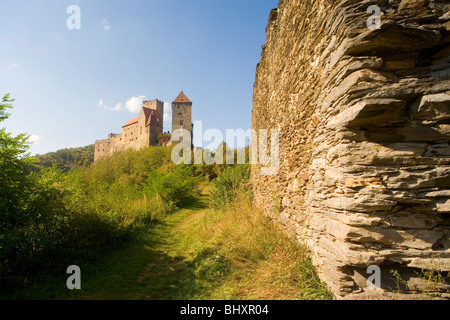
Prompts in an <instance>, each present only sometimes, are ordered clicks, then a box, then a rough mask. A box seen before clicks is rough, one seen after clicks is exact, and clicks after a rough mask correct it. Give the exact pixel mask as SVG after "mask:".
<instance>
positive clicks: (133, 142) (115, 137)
mask: <svg viewBox="0 0 450 320" xmlns="http://www.w3.org/2000/svg"><path fill="white" fill-rule="evenodd" d="M163 124H164V102H162V101H159V100H158V99H155V100H152V101H144V102H143V105H142V108H141V112H140V114H139V117H137V118H134V119H131V120H129V121H128V122H127V123H125V124H124V125H123V127H122V133H121V134H115V133H111V134H109V135H108V139H106V140H97V141H95V155H94V161H97V160H100V159H103V158H106V157H109V156H111V155H112V154H113V153H115V152H117V151H123V150H126V149H130V148H133V149H136V150H139V149H141V148H145V147H150V146H154V147H156V146H160V145H163V144H167V143H170V141H167V140H164V139H161V137H162V135H163V132H164V125H163ZM177 129H185V130H188V131H189V132H190V134H191V137H192V102H191V101H190V100H189V98H188V97H187V96H186V95H185V94H184V93H183V91H181V93H180V94H179V95H178V97H177V98H176V99H175V100H174V101H173V102H172V132H174V131H175V130H177Z"/></svg>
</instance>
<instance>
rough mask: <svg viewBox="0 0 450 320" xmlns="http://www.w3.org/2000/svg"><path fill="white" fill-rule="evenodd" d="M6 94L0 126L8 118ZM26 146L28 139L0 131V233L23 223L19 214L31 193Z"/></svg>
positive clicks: (23, 218)
mask: <svg viewBox="0 0 450 320" xmlns="http://www.w3.org/2000/svg"><path fill="white" fill-rule="evenodd" d="M12 101H14V100H12V99H10V98H9V94H7V95H5V96H4V97H3V99H2V102H1V103H0V122H4V121H5V120H7V119H8V118H9V116H10V114H9V113H7V112H6V111H7V109H11V108H12V105H11V102H12ZM29 146H30V143H29V142H28V136H27V135H26V134H20V135H18V136H15V137H14V136H12V135H11V133H7V132H6V128H2V129H0V230H1V229H3V228H8V227H10V226H11V225H14V224H17V223H25V220H26V219H27V217H25V216H23V215H21V214H20V212H21V211H23V210H24V209H26V206H27V201H26V200H27V199H28V196H29V195H30V194H31V193H32V191H33V183H32V181H31V180H32V179H30V175H29V173H30V171H31V169H32V166H33V162H34V159H33V158H31V157H29V155H28V154H25V153H26V152H27V150H28V148H29Z"/></svg>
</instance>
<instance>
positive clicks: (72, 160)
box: [36, 144, 94, 172]
mask: <svg viewBox="0 0 450 320" xmlns="http://www.w3.org/2000/svg"><path fill="white" fill-rule="evenodd" d="M36 159H37V160H38V164H39V165H40V166H42V167H44V168H50V167H52V166H53V164H54V163H57V164H58V165H59V167H60V168H61V169H62V170H63V171H64V172H67V171H69V170H72V169H79V168H82V167H88V166H89V165H91V164H92V163H93V162H94V145H93V144H91V145H89V146H86V147H81V148H72V149H63V150H58V151H56V152H50V153H46V154H42V155H37V156H36Z"/></svg>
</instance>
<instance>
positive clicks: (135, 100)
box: [125, 96, 145, 113]
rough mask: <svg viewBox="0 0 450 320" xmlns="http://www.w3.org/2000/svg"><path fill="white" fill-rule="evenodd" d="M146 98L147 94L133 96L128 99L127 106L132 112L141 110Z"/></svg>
mask: <svg viewBox="0 0 450 320" xmlns="http://www.w3.org/2000/svg"><path fill="white" fill-rule="evenodd" d="M144 99H145V96H139V97H131V98H130V99H128V101H127V103H126V104H125V108H127V109H128V111H130V112H131V113H135V112H138V111H140V110H141V108H142V103H143V101H144Z"/></svg>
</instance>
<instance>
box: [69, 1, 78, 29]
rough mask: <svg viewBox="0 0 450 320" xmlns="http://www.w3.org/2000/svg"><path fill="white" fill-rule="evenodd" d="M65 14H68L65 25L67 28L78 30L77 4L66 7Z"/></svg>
mask: <svg viewBox="0 0 450 320" xmlns="http://www.w3.org/2000/svg"><path fill="white" fill-rule="evenodd" d="M66 12H67V14H70V16H69V17H68V18H67V21H66V26H67V29H69V30H80V29H81V9H80V7H79V6H77V5H75V4H74V5H71V6H68V7H67V10H66Z"/></svg>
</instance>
